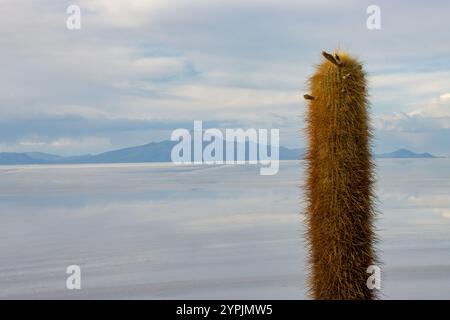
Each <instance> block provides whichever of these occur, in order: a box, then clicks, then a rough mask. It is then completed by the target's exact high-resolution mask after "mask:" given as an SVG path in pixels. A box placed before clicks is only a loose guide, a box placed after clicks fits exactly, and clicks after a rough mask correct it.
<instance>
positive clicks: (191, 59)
mask: <svg viewBox="0 0 450 320" xmlns="http://www.w3.org/2000/svg"><path fill="white" fill-rule="evenodd" d="M77 3H78V4H79V5H80V7H81V10H82V29H81V30H79V31H69V30H67V29H66V26H65V19H66V18H67V14H66V11H65V10H66V8H67V6H68V5H69V4H72V2H71V1H58V2H54V1H48V0H45V1H39V2H37V1H36V2H35V1H25V0H17V1H4V2H2V20H0V37H1V39H2V42H1V43H0V59H1V60H2V72H1V73H0V119H2V120H1V121H0V143H1V144H2V145H8V146H10V148H11V149H14V146H16V147H17V150H19V149H20V150H22V148H23V147H24V145H21V144H20V142H24V141H25V142H27V141H28V142H30V141H31V142H32V141H38V142H39V141H45V143H47V144H48V143H50V141H58V139H66V138H68V139H72V140H74V141H79V140H80V139H85V138H86V139H87V137H90V138H89V139H91V138H93V137H97V138H99V139H104V140H103V141H107V140H109V141H110V143H111V144H113V145H114V146H116V147H117V146H123V145H136V144H139V143H141V142H143V141H144V136H145V140H147V141H149V140H152V139H163V138H167V137H168V136H169V135H167V136H164V134H167V133H168V132H167V130H170V129H169V128H172V127H180V126H178V125H179V124H180V123H181V124H183V127H184V126H186V125H187V124H192V121H193V120H204V121H210V122H215V123H218V124H220V125H225V124H230V123H233V124H236V123H239V124H240V125H241V126H245V127H262V126H267V127H273V126H278V125H279V126H283V128H286V131H284V132H285V134H284V136H285V141H289V143H288V144H289V145H295V144H296V143H297V144H298V143H302V142H300V141H302V139H303V137H299V135H298V130H299V129H300V128H301V127H302V126H303V122H302V120H301V115H302V113H303V111H304V107H305V104H304V103H303V101H302V100H301V99H300V97H301V94H302V93H303V91H305V86H306V81H307V78H308V76H309V75H310V74H311V72H312V71H313V65H314V64H315V63H318V62H319V61H320V59H321V57H320V54H319V53H320V51H321V50H323V49H327V50H332V49H333V48H334V47H335V46H341V47H343V48H345V49H349V50H350V51H352V52H353V53H356V54H358V55H359V56H360V57H361V58H362V60H363V61H364V62H365V64H366V67H367V70H368V73H369V77H370V79H369V80H370V84H371V87H370V94H371V100H372V110H373V112H374V114H375V116H376V117H378V118H377V120H376V122H377V127H378V128H379V131H380V134H379V135H378V137H379V138H380V139H381V141H380V143H382V144H383V145H386V146H389V147H390V146H391V145H390V144H391V143H393V141H396V143H399V144H401V143H405V144H406V145H412V146H418V147H420V146H421V145H422V144H423V146H424V147H426V144H424V143H429V142H430V139H439V137H440V136H439V134H442V133H438V131H437V130H436V128H439V129H440V130H446V128H448V126H447V125H448V112H447V110H448V109H446V106H448V104H447V100H446V99H447V98H446V96H445V94H446V93H447V92H448V88H449V87H450V80H449V79H450V73H449V72H448V71H446V70H448V58H447V57H448V56H449V54H450V41H448V40H450V38H449V36H448V35H447V33H446V32H445V30H447V29H448V22H447V21H448V19H447V17H446V12H448V10H447V9H449V7H450V4H442V3H441V2H437V1H435V2H433V1H431V2H429V3H428V5H427V6H426V7H423V6H420V5H418V4H416V3H407V4H399V3H392V2H388V1H380V2H379V3H378V5H379V6H380V7H381V9H382V21H383V22H382V30H380V31H379V32H378V31H375V32H374V31H369V30H367V28H366V26H365V22H366V17H367V15H366V8H367V6H368V5H369V4H371V3H370V2H369V1H350V0H346V1H340V2H339V3H338V2H336V1H331V0H320V1H313V2H311V1H308V2H307V1H296V0H280V1H270V0H263V1H256V0H247V1H238V0H217V1H209V0H197V1H185V0H171V1H166V0H152V1H144V0H142V1H141V0H131V1H127V2H124V1H121V0H80V1H78V2H77ZM424 17H433V19H424ZM417 39H421V43H420V45H417ZM439 95H441V96H443V97H444V98H436V97H439ZM433 99H436V101H434V100H433ZM430 101H431V102H430ZM426 103H427V104H426ZM156 124H159V125H161V126H163V127H165V128H163V129H158V128H155V126H156V127H158V125H156ZM162 124H164V125H162ZM163 132H164V134H163ZM405 132H414V133H415V134H414V135H413V136H411V135H410V137H409V139H410V141H408V137H407V135H406V134H404V133H405ZM386 133H389V136H387V135H386ZM431 133H432V134H433V138H430V137H425V136H424V135H425V134H428V135H430V134H431ZM418 135H422V136H421V137H419V136H418ZM393 136H394V137H393ZM386 137H388V138H386ZM31 138H33V139H35V140H33V139H31ZM386 139H387V140H386ZM411 139H413V140H411ZM440 139H441V140H443V138H442V136H441V138H440ZM73 145H75V144H73ZM77 145H78V146H79V147H80V148H81V147H82V145H83V144H82V143H80V144H77ZM406 145H398V146H393V147H405V146H406ZM433 145H434V146H435V147H436V148H435V150H438V149H440V150H441V152H442V151H443V150H442V149H443V148H446V146H447V145H446V144H445V141H444V142H443V144H441V145H436V143H434V144H433ZM49 146H51V144H49ZM30 147H31V145H30ZM36 147H38V146H36ZM55 148H56V146H55ZM55 150H56V149H55ZM389 151H390V150H389Z"/></svg>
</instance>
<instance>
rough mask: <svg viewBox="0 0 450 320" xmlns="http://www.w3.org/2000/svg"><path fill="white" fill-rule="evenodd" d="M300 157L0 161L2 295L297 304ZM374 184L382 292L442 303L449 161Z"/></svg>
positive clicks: (449, 215)
mask: <svg viewBox="0 0 450 320" xmlns="http://www.w3.org/2000/svg"><path fill="white" fill-rule="evenodd" d="M303 165H304V163H303V162H302V161H282V162H281V165H280V171H279V173H278V174H277V175H274V176H261V175H259V167H258V166H249V165H246V166H243V165H235V166H206V165H200V166H174V165H172V164H169V163H162V164H130V165H127V164H120V165H55V166H2V167H0V257H1V259H0V298H1V299H13V298H26V299H48V298H62V299H81V298H86V299H107V298H118V299H134V298H136V299H172V298H173V299H189V298H190V299H215V298H217V299H219V298H224V299H227V298H230V299H240V298H242V299H247V298H248V299H304V298H307V295H306V270H307V269H306V261H305V260H306V257H305V252H306V250H305V246H306V243H305V240H304V224H303V223H304V221H303V207H304V203H303V194H302V193H303V187H302V185H303V181H304V168H303ZM377 179H378V182H377V194H378V196H379V202H378V210H379V212H380V214H379V215H378V219H377V224H376V225H377V228H378V235H379V237H380V240H381V241H380V243H379V245H378V247H379V256H380V258H381V261H382V262H383V264H382V265H381V268H382V295H381V298H384V299H412V298H416V299H431V298H437V299H443V298H445V299H450V159H414V160H412V159H411V160H379V161H378V162H377ZM72 264H76V265H79V266H80V267H81V270H82V289H81V290H67V289H66V278H67V277H68V275H67V274H66V273H65V271H66V267H67V266H69V265H72Z"/></svg>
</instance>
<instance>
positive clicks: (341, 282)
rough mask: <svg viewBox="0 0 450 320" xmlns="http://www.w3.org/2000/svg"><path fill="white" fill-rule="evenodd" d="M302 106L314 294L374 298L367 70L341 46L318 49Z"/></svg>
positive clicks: (308, 232)
mask: <svg viewBox="0 0 450 320" xmlns="http://www.w3.org/2000/svg"><path fill="white" fill-rule="evenodd" d="M322 55H323V56H324V57H325V59H326V60H324V61H323V62H322V63H321V64H320V65H319V66H318V67H317V70H316V72H315V73H314V75H313V76H312V77H311V78H310V82H309V84H310V95H309V94H308V95H305V99H307V100H308V104H309V110H308V112H307V133H308V150H307V155H306V160H307V175H308V177H307V185H306V196H307V215H306V217H307V219H306V221H307V227H308V228H307V238H308V241H309V258H310V266H311V272H310V278H309V284H310V293H311V295H312V297H313V298H315V299H373V298H375V297H376V294H375V292H373V291H372V290H370V289H369V288H368V287H367V285H366V281H367V279H368V277H369V276H370V275H369V274H368V273H367V267H369V266H370V265H373V264H375V263H376V262H375V261H376V258H375V253H374V242H375V234H374V231H373V219H374V207H373V191H372V186H373V174H372V171H373V163H372V160H371V153H370V139H371V133H370V127H369V119H368V100H367V90H366V80H365V73H364V71H363V69H362V66H361V64H360V63H359V62H358V61H357V60H356V59H354V58H352V57H350V56H349V55H348V54H346V53H343V52H342V53H339V54H329V53H326V52H323V53H322Z"/></svg>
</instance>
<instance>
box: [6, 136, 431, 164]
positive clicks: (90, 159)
mask: <svg viewBox="0 0 450 320" xmlns="http://www.w3.org/2000/svg"><path fill="white" fill-rule="evenodd" d="M177 143H178V141H167V140H166V141H161V142H152V143H148V144H145V145H141V146H136V147H130V148H124V149H118V150H113V151H108V152H103V153H100V154H96V155H80V156H70V157H63V156H57V155H53V154H47V153H42V152H24V153H13V152H0V165H17V164H81V163H140V162H170V161H171V158H170V154H171V150H172V148H173V146H174V145H175V144H177ZM235 147H236V146H235ZM248 147H249V145H248V143H247V144H246V150H248V149H249V148H248ZM279 152H280V154H279V155H280V160H298V159H303V158H304V155H305V149H304V148H302V149H289V148H286V147H282V146H280V149H279ZM224 154H225V152H224ZM376 157H377V158H435V157H434V156H433V155H431V154H429V153H414V152H412V151H410V150H406V149H399V150H397V151H394V152H391V153H383V154H380V155H376ZM246 159H248V152H247V154H246Z"/></svg>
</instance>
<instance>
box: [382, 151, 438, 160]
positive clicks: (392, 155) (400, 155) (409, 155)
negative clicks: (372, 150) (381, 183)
mask: <svg viewBox="0 0 450 320" xmlns="http://www.w3.org/2000/svg"><path fill="white" fill-rule="evenodd" d="M376 157H377V158H397V159H398V158H435V156H433V155H432V154H430V153H427V152H425V153H415V152H412V151H410V150H407V149H398V150H396V151H394V152H389V153H383V154H379V155H377V156H376Z"/></svg>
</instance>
